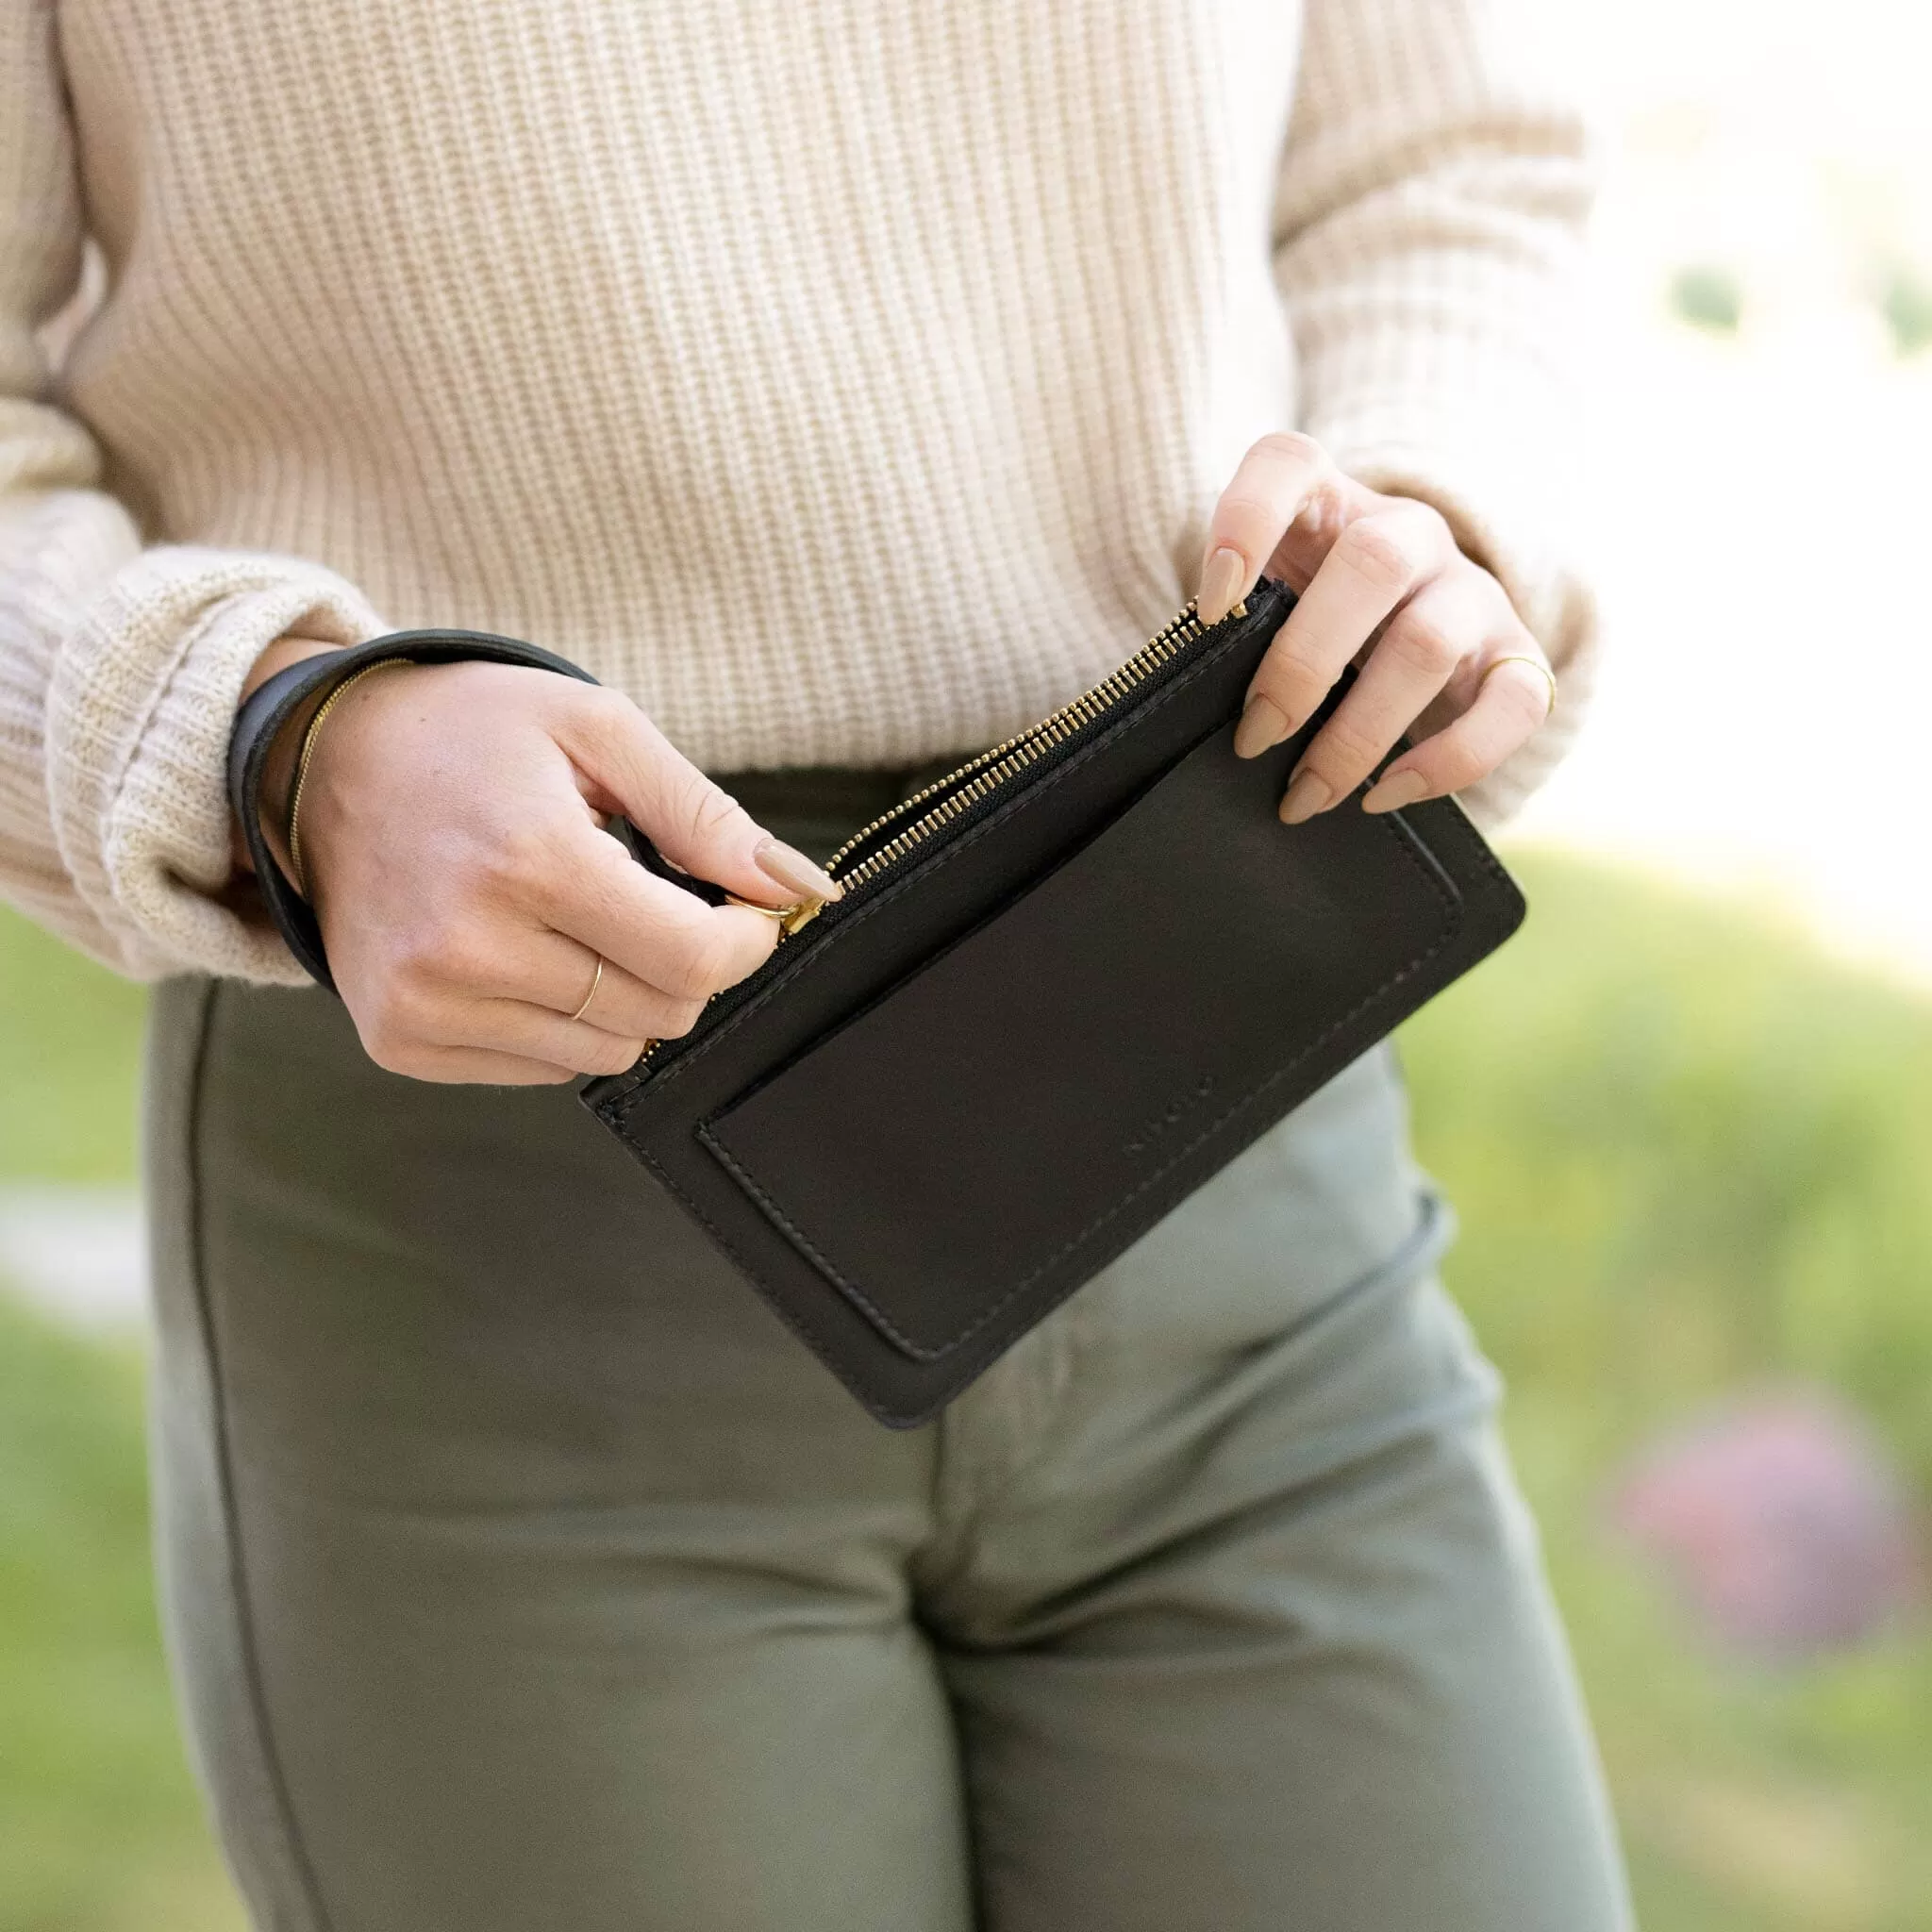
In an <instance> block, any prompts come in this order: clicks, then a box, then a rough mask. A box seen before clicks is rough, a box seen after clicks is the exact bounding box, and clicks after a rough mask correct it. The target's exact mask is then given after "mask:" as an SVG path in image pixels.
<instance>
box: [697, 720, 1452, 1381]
mask: <svg viewBox="0 0 1932 1932" xmlns="http://www.w3.org/2000/svg"><path fill="white" fill-rule="evenodd" d="M1232 740H1233V733H1232V731H1231V730H1230V729H1227V728H1223V729H1221V730H1218V731H1216V732H1215V733H1214V734H1213V736H1212V737H1211V738H1210V739H1208V741H1206V742H1205V743H1203V744H1202V745H1200V746H1199V747H1198V748H1197V749H1195V750H1194V751H1193V752H1192V753H1191V754H1190V755H1189V756H1188V757H1187V758H1184V759H1182V761H1181V762H1180V763H1179V764H1178V765H1177V766H1176V767H1175V768H1174V770H1173V771H1171V772H1170V773H1169V774H1167V775H1166V776H1165V777H1163V778H1162V779H1160V780H1159V782H1158V784H1156V785H1155V786H1154V788H1153V789H1152V790H1151V791H1148V792H1147V793H1145V794H1144V795H1143V796H1142V797H1141V799H1140V800H1139V801H1138V802H1137V803H1136V804H1134V805H1133V806H1132V807H1131V808H1129V809H1128V810H1127V811H1126V812H1125V813H1124V815H1123V816H1122V817H1121V818H1120V819H1119V820H1118V821H1117V822H1116V823H1115V824H1112V825H1110V826H1109V827H1108V829H1107V831H1106V833H1105V835H1104V836H1102V837H1100V838H1098V839H1096V840H1093V841H1091V842H1090V843H1088V844H1087V845H1086V846H1085V847H1084V848H1083V849H1082V850H1081V851H1079V852H1078V853H1076V854H1075V855H1074V857H1073V858H1070V859H1069V860H1068V861H1067V862H1065V863H1064V864H1062V865H1060V866H1059V867H1058V869H1057V870H1055V871H1054V872H1052V873H1051V874H1048V875H1047V876H1046V877H1045V878H1044V879H1043V880H1041V881H1040V882H1039V883H1037V884H1035V885H1034V886H1033V887H1032V889H1031V890H1030V891H1027V892H1026V893H1024V895H1023V896H1022V897H1021V898H1020V899H1019V900H1018V901H1017V902H1016V903H1014V904H1011V905H1008V907H1006V908H1004V909H1003V910H1002V911H1001V913H1000V914H999V916H998V917H997V918H996V919H993V920H991V921H989V922H988V923H986V924H982V925H981V926H980V927H979V928H978V929H977V930H976V931H974V932H973V933H971V934H970V935H969V936H968V937H967V938H966V939H964V940H963V941H961V942H959V943H958V944H956V945H954V946H953V947H951V948H950V949H948V950H947V951H946V952H945V953H943V954H942V955H941V957H940V958H937V959H936V960H934V961H933V962H932V963H930V964H928V965H927V966H925V967H924V969H922V970H921V971H920V972H919V973H917V974H915V975H914V976H913V977H912V978H910V979H909V980H908V981H906V982H904V983H903V984H902V985H900V986H899V987H898V988H897V989H895V990H894V991H891V993H890V994H888V995H887V996H886V997H885V998H884V999H883V1000H881V1001H879V1002H877V1003H876V1004H875V1005H874V1006H872V1007H871V1008H869V1009H867V1010H866V1011H864V1012H863V1013H861V1014H860V1015H859V1016H858V1018H857V1019H856V1020H854V1021H853V1022H852V1023H851V1024H848V1025H846V1026H844V1027H842V1028H841V1029H840V1030H839V1031H838V1032H836V1033H834V1034H833V1035H832V1036H831V1038H829V1039H828V1040H825V1041H823V1042H821V1043H820V1044H819V1045H817V1046H816V1047H814V1048H812V1049H811V1051H809V1052H808V1053H807V1054H806V1055H805V1056H804V1057H803V1058H800V1059H798V1060H796V1061H794V1062H793V1063H792V1064H791V1066H789V1067H787V1068H786V1069H785V1070H784V1071H783V1072H781V1073H780V1074H778V1075H777V1076H776V1077H775V1078H774V1079H772V1080H770V1081H767V1082H766V1083H765V1084H764V1085H762V1086H761V1087H759V1088H758V1089H757V1090H756V1091H754V1092H752V1093H751V1094H749V1095H748V1096H746V1097H744V1098H743V1099H741V1100H739V1101H738V1102H737V1103H735V1104H734V1105H733V1106H731V1107H729V1108H725V1109H724V1111H723V1112H722V1113H721V1114H720V1115H719V1116H718V1117H717V1118H715V1119H714V1120H711V1121H708V1122H707V1123H705V1124H703V1125H702V1126H701V1127H700V1130H699V1131H700V1136H701V1138H702V1139H703V1140H704V1141H706V1143H707V1144H708V1146H709V1147H710V1148H711V1149H712V1151H713V1153H714V1154H715V1155H716V1156H717V1157H718V1158H719V1159H720V1160H722V1161H723V1162H724V1165H725V1166H726V1167H727V1168H728V1169H729V1171H730V1172H731V1173H732V1174H733V1175H734V1176H735V1177H736V1179H737V1181H738V1183H739V1185H740V1186H741V1187H742V1188H743V1189H744V1191H745V1192H746V1193H747V1194H748V1195H749V1196H750V1197H751V1199H752V1200H754V1201H755V1202H756V1203H757V1204H758V1208H760V1209H761V1210H762V1211H763V1213H764V1214H765V1215H766V1216H767V1217H769V1218H770V1220H771V1221H772V1222H773V1223H774V1225H776V1226H777V1227H778V1228H780V1229H781V1230H782V1231H783V1232H784V1234H785V1235H786V1237H787V1238H788V1239H789V1240H790V1241H791V1243H792V1244H793V1246H794V1247H796V1248H797V1250H798V1251H799V1253H800V1254H802V1255H803V1256H804V1257H806V1258H807V1259H808V1260H809V1261H810V1262H811V1263H812V1265H813V1266H814V1267H815V1268H817V1269H818V1271H819V1272H820V1273H821V1274H823V1275H824V1277H825V1279H826V1280H827V1281H829V1282H831V1283H832V1284H833V1285H834V1286H835V1287H837V1288H838V1289H839V1290H840V1291H841V1293H843V1294H844V1295H845V1296H846V1297H847V1298H848V1299H849V1300H850V1301H851V1302H852V1303H853V1304H854V1306H856V1307H858V1308H859V1309H860V1310H861V1311H862V1312H863V1313H864V1314H865V1315H866V1316H867V1317H868V1319H869V1320H871V1321H872V1322H873V1323H874V1324H875V1325H876V1326H877V1328H878V1329H879V1331H880V1333H881V1334H883V1335H884V1336H886V1337H887V1338H888V1339H889V1340H890V1341H891V1342H892V1343H893V1344H894V1345H895V1346H897V1347H898V1348H900V1349H902V1350H903V1351H904V1352H905V1353H906V1354H908V1356H911V1357H914V1358H915V1359H919V1360H925V1361H931V1360H937V1359H939V1358H940V1357H942V1356H944V1355H946V1354H947V1353H949V1352H950V1351H952V1350H953V1349H955V1348H957V1347H958V1346H959V1344H960V1343H962V1342H964V1341H967V1340H969V1339H970V1338H971V1337H972V1336H974V1335H975V1334H977V1333H978V1332H979V1331H980V1330H981V1329H983V1328H984V1327H985V1326H986V1324H988V1323H989V1322H991V1321H992V1320H993V1319H994V1318H995V1317H996V1316H997V1315H998V1314H999V1313H1000V1311H1001V1310H1002V1309H1003V1308H1005V1307H1008V1305H1009V1304H1010V1303H1011V1302H1012V1301H1013V1300H1014V1299H1015V1298H1016V1297H1018V1296H1020V1295H1022V1294H1024V1292H1025V1291H1026V1290H1027V1289H1028V1288H1029V1287H1031V1286H1033V1285H1034V1284H1035V1283H1037V1282H1038V1281H1040V1280H1041V1277H1042V1276H1044V1275H1046V1274H1048V1273H1049V1272H1050V1271H1051V1270H1053V1269H1054V1268H1056V1267H1058V1266H1060V1265H1062V1264H1064V1263H1067V1262H1069V1261H1070V1260H1072V1259H1074V1257H1076V1256H1077V1255H1078V1254H1079V1252H1080V1250H1081V1249H1083V1248H1085V1247H1089V1246H1092V1245H1095V1244H1105V1242H1106V1241H1107V1237H1108V1232H1109V1230H1110V1229H1111V1227H1112V1226H1113V1225H1114V1224H1117V1223H1118V1222H1119V1221H1120V1219H1121V1218H1122V1217H1123V1216H1124V1215H1131V1214H1132V1213H1133V1210H1134V1208H1135V1204H1136V1203H1137V1202H1138V1201H1140V1200H1141V1199H1142V1198H1143V1197H1144V1196H1145V1195H1146V1194H1147V1193H1148V1192H1149V1191H1151V1190H1153V1189H1154V1188H1156V1187H1158V1184H1159V1182H1160V1181H1161V1179H1162V1178H1163V1177H1164V1176H1165V1175H1167V1174H1170V1173H1171V1172H1172V1171H1173V1170H1174V1168H1175V1167H1176V1166H1177V1165H1178V1164H1180V1163H1181V1162H1183V1161H1185V1160H1187V1159H1188V1158H1190V1157H1191V1156H1193V1155H1196V1154H1198V1152H1199V1151H1200V1150H1201V1149H1202V1148H1203V1146H1204V1145H1206V1144H1207V1143H1208V1142H1209V1141H1213V1140H1215V1139H1217V1138H1222V1139H1226V1140H1229V1141H1232V1143H1233V1145H1234V1146H1235V1147H1239V1146H1241V1145H1243V1144H1245V1143H1246V1141H1248V1140H1249V1139H1251V1138H1253V1136H1254V1134H1256V1133H1258V1132H1259V1131H1261V1130H1262V1129H1263V1128H1265V1127H1267V1126H1268V1125H1270V1124H1272V1123H1273V1122H1274V1120H1275V1119H1277V1118H1278V1117H1279V1115H1280V1113H1281V1112H1282V1111H1283V1110H1284V1107H1283V1106H1281V1105H1272V1104H1271V1102H1272V1101H1273V1100H1274V1096H1276V1095H1278V1094H1282V1093H1284V1092H1287V1093H1288V1094H1289V1095H1290V1097H1291V1098H1299V1097H1301V1093H1302V1091H1305V1090H1304V1089H1303V1088H1300V1087H1297V1086H1295V1085H1294V1080H1295V1075H1296V1074H1297V1072H1298V1071H1299V1070H1301V1069H1303V1068H1305V1067H1307V1065H1308V1064H1309V1063H1310V1061H1311V1060H1313V1059H1314V1058H1316V1057H1317V1056H1319V1055H1320V1053H1321V1050H1322V1047H1323V1045H1324V1043H1325V1042H1326V1041H1329V1040H1331V1039H1333V1038H1335V1037H1337V1036H1339V1035H1340V1033H1341V1031H1342V1029H1343V1028H1344V1027H1346V1026H1347V1025H1348V1024H1349V1023H1350V1022H1351V1021H1354V1020H1357V1019H1359V1017H1360V1016H1361V1015H1362V1014H1363V1013H1364V1012H1365V1011H1367V1010H1370V1009H1372V1008H1375V1007H1377V1006H1384V1005H1391V1006H1392V1005H1393V1004H1394V1003H1396V1002H1399V1000H1400V997H1401V993H1402V990H1403V987H1404V985H1405V983H1406V982H1411V981H1413V980H1414V979H1415V977H1416V976H1417V974H1418V972H1419V970H1420V969H1421V968H1422V967H1423V966H1424V964H1425V963H1426V962H1427V961H1428V959H1429V958H1432V957H1433V956H1434V955H1435V954H1436V953H1437V952H1439V951H1440V950H1441V948H1442V947H1443V945H1444V944H1445V943H1446V942H1447V941H1448V940H1449V939H1450V937H1451V936H1452V934H1453V933H1454V931H1455V929H1456V926H1457V923H1458V920H1459V917H1460V914H1461V900H1460V895H1459V894H1458V892H1457V890H1456V888H1455V886H1454V884H1453V883H1452V882H1451V881H1450V879H1449V878H1448V876H1447V875H1446V874H1444V873H1443V872H1442V871H1441V868H1440V867H1439V866H1438V865H1436V864H1435V863H1434V861H1433V860H1432V859H1431V858H1429V857H1428V855H1427V854H1426V853H1425V852H1424V850H1423V849H1422V848H1421V847H1420V846H1419V845H1418V843H1417V841H1416V840H1415V838H1414V836H1413V834H1412V833H1410V831H1409V830H1408V828H1407V826H1406V825H1405V824H1403V823H1402V822H1401V821H1400V820H1399V819H1397V818H1393V817H1383V818H1371V817H1368V816H1367V815H1365V814H1364V813H1362V812H1359V811H1355V810H1348V809H1344V810H1342V811H1340V812H1334V813H1327V814H1324V815H1323V816H1322V817H1319V818H1317V819H1315V820H1313V821H1311V822H1310V823H1308V824H1304V825H1299V826H1294V827H1289V826H1285V825H1283V824H1280V823H1279V821H1278V820H1277V818H1276V817H1275V814H1274V809H1273V807H1274V802H1275V799H1276V797H1277V796H1278V785H1277V782H1276V777H1275V774H1274V772H1273V770H1272V769H1269V768H1267V767H1266V766H1262V765H1257V764H1255V763H1251V762H1246V761H1243V760H1241V759H1239V758H1236V757H1235V756H1234V752H1233V748H1232Z"/></svg>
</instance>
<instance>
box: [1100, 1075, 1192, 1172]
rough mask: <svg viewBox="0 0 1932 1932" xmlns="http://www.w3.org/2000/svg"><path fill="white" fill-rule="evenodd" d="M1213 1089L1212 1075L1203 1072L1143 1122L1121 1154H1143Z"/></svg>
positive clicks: (1184, 1117) (1185, 1116) (1126, 1143)
mask: <svg viewBox="0 0 1932 1932" xmlns="http://www.w3.org/2000/svg"><path fill="white" fill-rule="evenodd" d="M1213 1091H1214V1075H1213V1074H1202V1076H1201V1077H1200V1079H1199V1080H1197V1081H1196V1082H1195V1083H1194V1084H1193V1086H1191V1087H1190V1088H1189V1089H1188V1091H1186V1092H1185V1093H1182V1094H1179V1095H1178V1096H1176V1097H1175V1098H1174V1099H1173V1100H1170V1101H1169V1102H1168V1103H1167V1105H1166V1106H1165V1107H1164V1108H1161V1109H1160V1111H1159V1112H1158V1114H1156V1115H1155V1116H1154V1118H1153V1119H1152V1120H1150V1121H1146V1122H1143V1123H1142V1124H1141V1126H1140V1127H1139V1128H1138V1129H1137V1130H1136V1131H1135V1133H1134V1135H1133V1138H1132V1139H1131V1140H1129V1141H1126V1142H1125V1143H1124V1145H1123V1146H1122V1148H1121V1152H1122V1153H1123V1154H1145V1153H1146V1152H1147V1151H1148V1150H1149V1149H1150V1148H1152V1147H1153V1146H1155V1145H1156V1144H1157V1143H1158V1141H1160V1140H1161V1139H1162V1138H1163V1137H1164V1136H1165V1135H1166V1134H1167V1133H1168V1132H1169V1130H1170V1129H1171V1128H1173V1127H1174V1126H1175V1125H1176V1124H1178V1123H1179V1122H1181V1121H1183V1120H1185V1119H1186V1118H1187V1116H1188V1115H1189V1114H1191V1113H1192V1112H1193V1110H1194V1109H1195V1108H1197V1107H1199V1106H1200V1104H1201V1103H1202V1102H1203V1101H1204V1100H1206V1099H1207V1098H1208V1095H1209V1094H1210V1093H1212V1092H1213Z"/></svg>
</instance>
